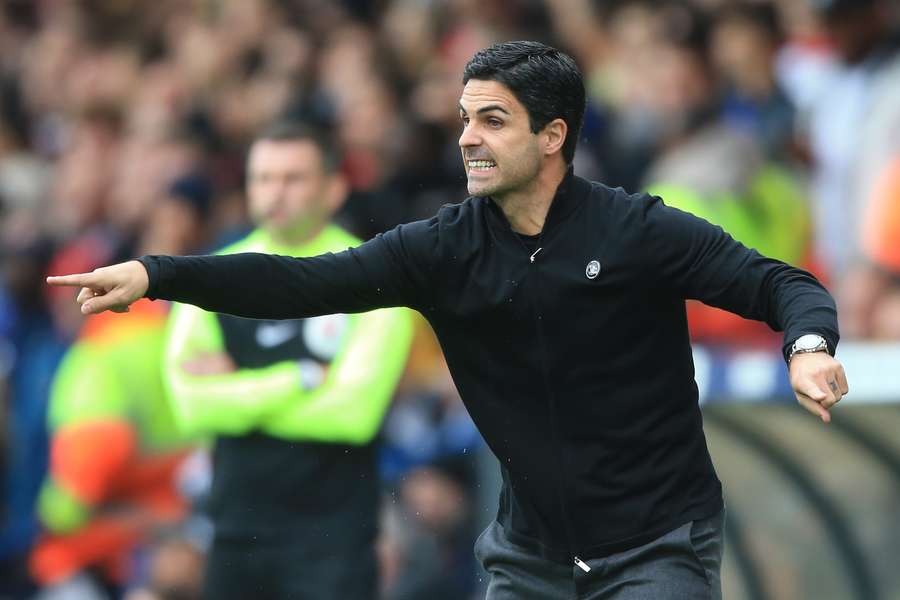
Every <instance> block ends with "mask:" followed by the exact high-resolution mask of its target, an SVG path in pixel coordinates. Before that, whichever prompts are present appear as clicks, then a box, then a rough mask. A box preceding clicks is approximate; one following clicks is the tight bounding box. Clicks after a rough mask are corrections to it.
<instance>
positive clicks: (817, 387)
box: [790, 352, 850, 423]
mask: <svg viewBox="0 0 900 600" xmlns="http://www.w3.org/2000/svg"><path fill="white" fill-rule="evenodd" d="M790 376H791V387H792V388H794V394H795V395H796V396H797V400H798V401H799V402H800V405H801V406H803V408H805V409H806V410H808V411H809V412H811V413H812V414H814V415H817V416H819V417H820V418H821V419H822V420H823V421H824V422H826V423H829V422H831V414H830V413H829V412H828V411H829V410H830V409H831V407H832V406H834V405H835V404H837V403H838V402H839V401H840V399H841V398H842V397H843V396H844V394H846V393H847V392H849V391H850V389H849V387H848V385H847V375H846V374H845V373H844V367H843V366H841V363H839V362H838V361H837V360H835V359H834V358H832V357H831V356H830V355H829V354H828V353H827V352H810V353H806V354H795V355H794V357H793V358H792V359H791V365H790Z"/></svg>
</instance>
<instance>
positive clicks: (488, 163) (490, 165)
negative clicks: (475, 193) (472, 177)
mask: <svg viewBox="0 0 900 600" xmlns="http://www.w3.org/2000/svg"><path fill="white" fill-rule="evenodd" d="M466 166H468V167H469V171H478V172H482V173H483V172H487V171H490V170H491V169H494V168H496V167H497V163H495V162H494V161H492V160H468V161H466Z"/></svg>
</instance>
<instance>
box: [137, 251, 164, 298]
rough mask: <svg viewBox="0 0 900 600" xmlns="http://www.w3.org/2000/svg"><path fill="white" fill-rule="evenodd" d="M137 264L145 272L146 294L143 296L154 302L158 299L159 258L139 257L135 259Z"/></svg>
mask: <svg viewBox="0 0 900 600" xmlns="http://www.w3.org/2000/svg"><path fill="white" fill-rule="evenodd" d="M135 260H137V261H138V262H139V263H141V264H142V265H144V269H146V270H147V280H148V282H149V283H148V285H147V293H145V294H144V296H146V297H147V298H150V299H151V300H156V299H157V298H158V297H159V271H160V268H159V257H158V256H141V257H139V258H137V259H135Z"/></svg>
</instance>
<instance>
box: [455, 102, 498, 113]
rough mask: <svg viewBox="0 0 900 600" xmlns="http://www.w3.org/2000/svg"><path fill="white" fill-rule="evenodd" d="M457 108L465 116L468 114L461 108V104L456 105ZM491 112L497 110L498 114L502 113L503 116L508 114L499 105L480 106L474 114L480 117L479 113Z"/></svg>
mask: <svg viewBox="0 0 900 600" xmlns="http://www.w3.org/2000/svg"><path fill="white" fill-rule="evenodd" d="M458 106H459V110H460V111H461V112H462V113H463V114H465V115H467V114H469V113H468V112H467V111H466V109H465V108H463V105H462V103H460V104H458ZM492 110H499V111H500V112H502V113H503V114H506V115H508V114H509V111H508V110H506V109H505V108H503V107H502V106H500V105H499V104H488V105H487V106H482V107H481V108H479V109H478V110H477V111H475V112H476V114H479V115H480V114H481V113H486V112H490V111H492Z"/></svg>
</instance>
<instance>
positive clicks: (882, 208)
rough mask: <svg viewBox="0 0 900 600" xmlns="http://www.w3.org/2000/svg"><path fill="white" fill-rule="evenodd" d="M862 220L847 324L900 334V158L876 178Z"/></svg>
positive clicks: (856, 332)
mask: <svg viewBox="0 0 900 600" xmlns="http://www.w3.org/2000/svg"><path fill="white" fill-rule="evenodd" d="M862 226H863V231H862V233H861V237H862V240H863V241H862V245H863V256H864V261H863V262H861V263H858V264H856V265H855V266H854V268H853V269H851V271H850V272H849V273H848V275H847V281H846V285H845V286H844V296H843V297H842V298H841V301H842V302H841V304H842V306H843V308H844V310H845V311H846V312H845V313H844V314H845V315H846V316H845V320H844V324H843V330H844V332H845V335H848V336H850V337H856V338H874V339H886V340H900V158H895V159H894V161H893V162H891V163H890V164H889V165H888V166H887V168H885V170H884V172H883V173H882V175H881V177H880V178H879V180H878V181H877V182H876V184H875V187H874V190H873V196H872V198H871V199H870V201H869V203H868V206H867V208H866V214H865V215H864V218H863V224H862Z"/></svg>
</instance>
